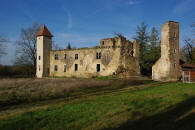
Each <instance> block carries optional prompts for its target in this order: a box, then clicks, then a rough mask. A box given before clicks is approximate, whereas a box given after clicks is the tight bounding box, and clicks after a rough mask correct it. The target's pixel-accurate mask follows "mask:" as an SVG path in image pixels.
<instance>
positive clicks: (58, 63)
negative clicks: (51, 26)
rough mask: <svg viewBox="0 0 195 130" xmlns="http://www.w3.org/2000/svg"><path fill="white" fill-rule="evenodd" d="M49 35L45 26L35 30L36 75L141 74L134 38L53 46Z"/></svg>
mask: <svg viewBox="0 0 195 130" xmlns="http://www.w3.org/2000/svg"><path fill="white" fill-rule="evenodd" d="M52 37H53V35H52V34H51V33H50V32H49V30H48V29H47V27H46V26H44V27H43V28H42V29H41V30H40V32H39V33H37V70H36V76H37V77H38V78H42V77H48V76H52V77H96V76H109V75H117V76H118V77H135V76H140V67H139V60H138V59H139V44H138V43H137V41H134V42H131V41H129V40H127V39H126V38H125V37H120V36H119V37H115V38H108V39H102V40H101V41H100V45H99V46H96V47H92V48H78V49H64V50H52Z"/></svg>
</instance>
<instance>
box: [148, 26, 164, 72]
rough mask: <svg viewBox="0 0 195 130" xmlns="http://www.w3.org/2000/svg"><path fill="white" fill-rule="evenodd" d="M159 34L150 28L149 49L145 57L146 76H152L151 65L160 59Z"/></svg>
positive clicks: (153, 28)
mask: <svg viewBox="0 0 195 130" xmlns="http://www.w3.org/2000/svg"><path fill="white" fill-rule="evenodd" d="M160 53H161V49H160V41H159V33H158V30H156V28H155V27H152V29H151V33H150V37H149V49H148V50H147V53H146V55H145V59H144V60H145V63H146V67H145V68H146V72H147V75H148V76H151V75H152V65H153V64H154V63H155V62H156V61H157V60H158V59H159V58H160Z"/></svg>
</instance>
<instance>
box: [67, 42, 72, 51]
mask: <svg viewBox="0 0 195 130" xmlns="http://www.w3.org/2000/svg"><path fill="white" fill-rule="evenodd" d="M66 49H69V50H70V49H72V47H71V45H70V42H69V43H68V46H67V47H66Z"/></svg>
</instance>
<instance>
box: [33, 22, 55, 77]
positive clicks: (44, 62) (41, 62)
mask: <svg viewBox="0 0 195 130" xmlns="http://www.w3.org/2000/svg"><path fill="white" fill-rule="evenodd" d="M36 36H37V68H36V76H37V78H42V77H47V76H49V73H50V51H51V50H52V37H53V35H52V34H51V33H50V31H49V30H48V29H47V27H46V26H45V25H44V26H43V27H42V29H41V30H40V31H39V32H38V33H37V35H36Z"/></svg>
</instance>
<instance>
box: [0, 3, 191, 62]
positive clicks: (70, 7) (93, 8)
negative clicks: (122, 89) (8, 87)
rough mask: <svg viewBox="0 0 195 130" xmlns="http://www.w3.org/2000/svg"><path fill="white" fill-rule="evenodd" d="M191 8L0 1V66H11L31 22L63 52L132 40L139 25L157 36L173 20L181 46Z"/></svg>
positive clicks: (187, 34)
mask: <svg viewBox="0 0 195 130" xmlns="http://www.w3.org/2000/svg"><path fill="white" fill-rule="evenodd" d="M194 7H195V0H50V1H49V0H1V4H0V33H3V34H4V35H5V36H6V37H7V38H8V39H9V43H7V52H8V54H7V55H6V56H3V57H1V59H0V64H7V65H10V64H12V61H13V60H14V58H15V41H16V40H19V38H20V31H21V28H27V27H29V26H31V25H32V24H33V23H34V22H35V21H37V22H40V23H42V24H46V25H47V27H48V28H49V30H50V31H51V33H52V34H53V35H54V38H53V39H54V41H55V42H56V43H57V44H58V45H60V46H61V47H62V48H65V47H66V46H67V43H68V42H70V43H71V45H72V46H74V47H85V46H88V47H91V46H95V45H98V44H99V41H100V39H102V38H107V37H113V34H114V32H119V33H122V34H123V35H125V36H126V37H127V39H129V40H132V38H133V37H134V36H135V32H136V28H137V26H138V25H140V23H141V22H142V21H144V22H145V23H146V24H148V31H150V28H151V27H152V26H154V27H156V28H157V29H158V30H159V33H160V30H161V25H162V24H163V23H165V22H166V21H168V20H173V21H178V22H180V45H181V46H182V45H183V43H182V39H183V38H185V37H191V36H192V33H191V28H190V25H191V24H192V23H193V22H194V21H195V8H194Z"/></svg>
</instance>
